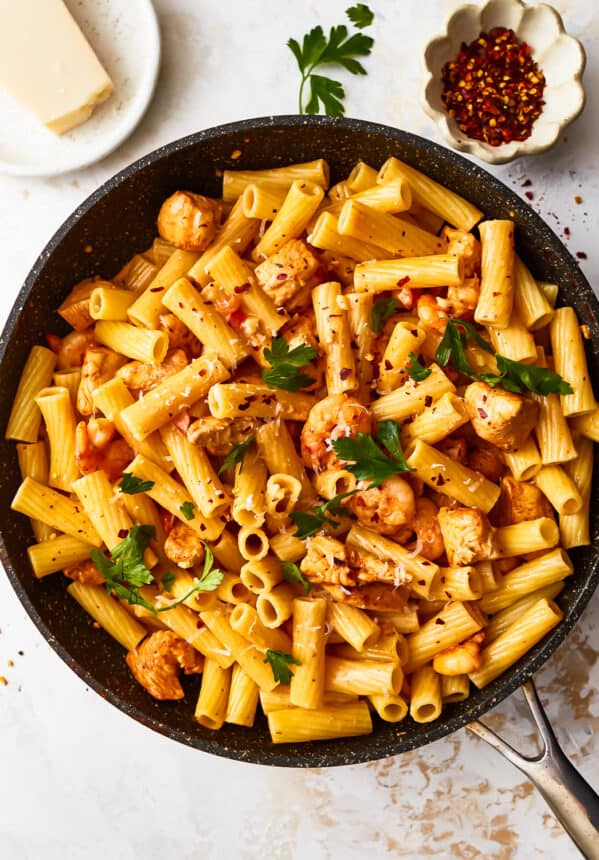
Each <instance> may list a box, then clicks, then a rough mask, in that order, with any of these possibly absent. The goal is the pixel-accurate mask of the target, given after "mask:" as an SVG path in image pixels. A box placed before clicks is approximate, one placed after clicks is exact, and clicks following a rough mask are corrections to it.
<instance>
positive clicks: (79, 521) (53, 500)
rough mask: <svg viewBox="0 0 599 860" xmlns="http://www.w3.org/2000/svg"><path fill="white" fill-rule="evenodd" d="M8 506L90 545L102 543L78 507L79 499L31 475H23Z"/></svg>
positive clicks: (79, 506) (96, 545)
mask: <svg viewBox="0 0 599 860" xmlns="http://www.w3.org/2000/svg"><path fill="white" fill-rule="evenodd" d="M11 508H12V509H13V511H18V512H19V513H20V514H25V515H26V516H28V517H31V518H32V519H36V520H41V522H43V523H46V525H49V526H51V527H52V528H53V529H56V530H57V531H59V532H64V533H65V534H68V535H71V536H72V537H76V538H78V539H79V540H82V541H86V542H87V543H90V544H92V546H95V547H99V546H101V545H102V538H101V537H100V535H99V534H98V533H97V531H96V530H95V528H94V527H93V525H92V524H91V522H90V521H89V519H88V517H87V515H86V514H85V513H83V511H82V510H81V505H80V504H79V502H74V501H73V500H72V499H69V498H68V497H67V496H63V494H62V493H59V492H57V491H56V490H52V489H50V487H45V486H44V485H43V484H39V483H38V482H37V481H34V480H33V478H25V480H24V481H23V483H22V484H21V486H20V487H19V489H18V490H17V492H16V495H15V497H14V499H13V500H12V504H11Z"/></svg>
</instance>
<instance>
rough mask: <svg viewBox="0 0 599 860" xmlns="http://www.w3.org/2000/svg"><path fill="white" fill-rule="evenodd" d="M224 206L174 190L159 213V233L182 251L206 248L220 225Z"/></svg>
mask: <svg viewBox="0 0 599 860" xmlns="http://www.w3.org/2000/svg"><path fill="white" fill-rule="evenodd" d="M221 215H222V206H221V205H220V203H219V202H218V201H217V200H212V199H210V198H209V197H203V196H202V195H201V194H193V193H192V192H191V191H175V193H174V194H171V196H170V197H168V198H167V199H166V200H165V201H164V203H163V204H162V206H161V207H160V212H159V213H158V232H159V233H160V235H161V236H162V238H163V239H166V240H167V242H172V244H173V245H175V246H176V247H177V248H181V249H182V250H183V251H203V250H204V249H205V248H207V247H208V245H209V244H210V242H212V240H213V239H214V237H215V235H216V231H217V230H218V227H219V225H220V219H221Z"/></svg>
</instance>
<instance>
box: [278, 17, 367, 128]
mask: <svg viewBox="0 0 599 860" xmlns="http://www.w3.org/2000/svg"><path fill="white" fill-rule="evenodd" d="M346 14H347V16H348V18H349V19H350V21H352V22H353V23H354V24H355V25H356V27H358V28H359V29H363V28H364V27H368V26H369V25H370V24H371V23H372V21H373V19H374V15H373V13H372V12H371V11H370V9H369V8H368V7H367V6H366V5H365V4H363V3H359V4H358V5H357V6H353V7H351V8H350V9H348V10H347V12H346ZM369 17H370V20H368V18H369ZM373 43H374V40H373V39H371V38H370V36H365V35H364V33H353V34H352V35H349V34H348V31H347V27H346V26H345V25H344V24H340V25H339V26H338V27H331V30H330V32H329V38H328V39H327V38H326V36H325V34H324V32H323V29H322V27H320V26H319V27H314V28H313V29H312V30H310V32H309V33H307V34H306V35H305V36H304V38H303V41H302V44H301V46H300V44H299V42H297V41H296V39H289V41H288V42H287V46H288V48H289V49H290V50H291V52H292V53H293V56H294V57H295V59H296V61H297V65H298V67H299V70H300V73H301V76H302V80H301V84H300V89H299V112H300V113H309V114H316V113H318V112H319V110H320V107H321V105H322V107H323V108H324V112H325V113H327V114H329V115H330V116H341V115H343V114H344V113H345V108H344V106H343V99H344V98H345V90H344V89H343V85H342V84H341V83H340V82H339V81H336V80H334V79H333V78H329V77H325V76H323V75H320V74H316V70H317V69H318V70H319V71H320V70H321V67H322V66H338V67H341V68H343V69H346V70H347V71H348V72H350V74H352V75H365V74H366V69H365V68H364V66H363V65H362V64H361V63H360V62H358V60H357V59H356V57H367V56H368V54H370V51H371V49H372V45H373ZM306 84H307V85H308V88H309V89H308V96H307V98H304V88H305V87H306Z"/></svg>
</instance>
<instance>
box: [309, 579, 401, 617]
mask: <svg viewBox="0 0 599 860" xmlns="http://www.w3.org/2000/svg"><path fill="white" fill-rule="evenodd" d="M323 587H324V588H325V589H326V590H327V591H328V592H329V594H331V595H332V597H333V599H334V600H337V601H338V602H339V603H347V604H348V605H349V606H357V607H358V609H369V610H371V611H373V612H376V611H379V612H402V611H403V609H404V608H405V606H406V603H407V602H408V597H409V595H410V592H409V590H408V589H407V588H404V587H402V586H399V587H397V586H395V585H391V584H388V583H383V582H372V583H369V584H367V585H358V586H356V587H355V588H344V587H343V586H342V585H331V584H329V583H323Z"/></svg>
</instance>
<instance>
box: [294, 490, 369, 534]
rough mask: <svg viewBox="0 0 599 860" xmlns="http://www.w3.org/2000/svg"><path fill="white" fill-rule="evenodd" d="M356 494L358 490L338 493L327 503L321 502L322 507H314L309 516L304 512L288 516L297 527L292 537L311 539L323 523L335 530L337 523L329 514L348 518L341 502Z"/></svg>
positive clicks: (296, 512) (347, 512) (347, 513)
mask: <svg viewBox="0 0 599 860" xmlns="http://www.w3.org/2000/svg"><path fill="white" fill-rule="evenodd" d="M357 492H358V490H349V492H347V493H338V494H337V495H336V496H333V498H332V499H329V500H328V502H323V503H322V505H318V506H317V507H315V508H314V510H313V511H312V513H311V514H310V513H307V512H305V511H293V512H292V513H291V514H289V516H290V518H291V520H292V521H293V522H294V523H295V525H296V526H297V530H296V531H295V534H294V537H298V538H307V537H311V536H312V535H314V534H316V532H318V531H320V529H321V528H322V527H323V526H324V525H325V523H328V524H329V525H330V526H332V527H333V528H334V529H336V528H337V526H338V525H339V521H338V520H334V519H332V517H330V516H329V514H332V515H333V516H337V517H348V516H349V511H348V509H347V508H346V507H345V505H344V504H343V501H344V499H346V498H347V497H348V496H353V495H354V493H357Z"/></svg>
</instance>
